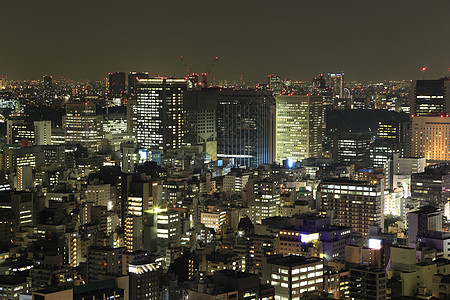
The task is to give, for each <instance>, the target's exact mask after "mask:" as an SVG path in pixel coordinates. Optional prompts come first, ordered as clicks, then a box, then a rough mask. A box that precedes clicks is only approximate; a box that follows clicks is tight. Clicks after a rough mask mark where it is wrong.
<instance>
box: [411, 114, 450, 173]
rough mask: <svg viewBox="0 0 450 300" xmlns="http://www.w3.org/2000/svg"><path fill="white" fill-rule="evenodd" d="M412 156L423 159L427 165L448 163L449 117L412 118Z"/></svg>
mask: <svg viewBox="0 0 450 300" xmlns="http://www.w3.org/2000/svg"><path fill="white" fill-rule="evenodd" d="M411 122H412V139H411V151H412V153H411V154H412V156H415V157H425V159H426V160H427V163H428V164H434V163H440V162H447V161H450V143H449V140H450V117H448V116H447V115H446V116H433V117H432V116H413V117H412V118H411Z"/></svg>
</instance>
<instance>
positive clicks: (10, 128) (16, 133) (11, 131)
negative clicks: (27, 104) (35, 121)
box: [6, 119, 35, 144]
mask: <svg viewBox="0 0 450 300" xmlns="http://www.w3.org/2000/svg"><path fill="white" fill-rule="evenodd" d="M34 134H35V132H34V128H33V126H32V125H31V124H28V123H27V122H25V120H23V119H10V120H6V143H7V144H20V143H21V142H22V140H24V139H25V140H27V142H30V143H34Z"/></svg>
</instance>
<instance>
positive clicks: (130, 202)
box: [121, 174, 152, 251]
mask: <svg viewBox="0 0 450 300" xmlns="http://www.w3.org/2000/svg"><path fill="white" fill-rule="evenodd" d="M151 200H152V197H151V190H150V182H148V181H146V180H144V179H143V178H142V177H140V175H131V174H128V175H126V176H123V177H122V215H121V217H122V226H123V228H124V230H125V238H124V240H125V241H124V242H125V246H126V247H127V250H128V251H136V250H139V249H141V248H142V232H143V214H144V212H145V211H146V210H148V209H149V208H150V205H151V202H150V201H151Z"/></svg>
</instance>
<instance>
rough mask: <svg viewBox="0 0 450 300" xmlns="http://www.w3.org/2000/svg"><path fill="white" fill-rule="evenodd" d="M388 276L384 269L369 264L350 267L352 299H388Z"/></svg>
mask: <svg viewBox="0 0 450 300" xmlns="http://www.w3.org/2000/svg"><path fill="white" fill-rule="evenodd" d="M386 289H387V278H386V271H385V270H384V269H378V268H375V267H369V266H358V267H354V268H350V299H355V300H369V299H373V300H384V299H386Z"/></svg>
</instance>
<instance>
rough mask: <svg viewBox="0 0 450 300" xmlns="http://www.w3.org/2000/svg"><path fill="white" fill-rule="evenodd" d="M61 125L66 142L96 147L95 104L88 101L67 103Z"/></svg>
mask: <svg viewBox="0 0 450 300" xmlns="http://www.w3.org/2000/svg"><path fill="white" fill-rule="evenodd" d="M63 127H64V130H65V139H66V143H72V144H82V145H83V146H85V147H88V148H97V144H98V128H97V116H96V107H95V104H93V103H88V102H72V103H67V104H66V115H65V116H63Z"/></svg>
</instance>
